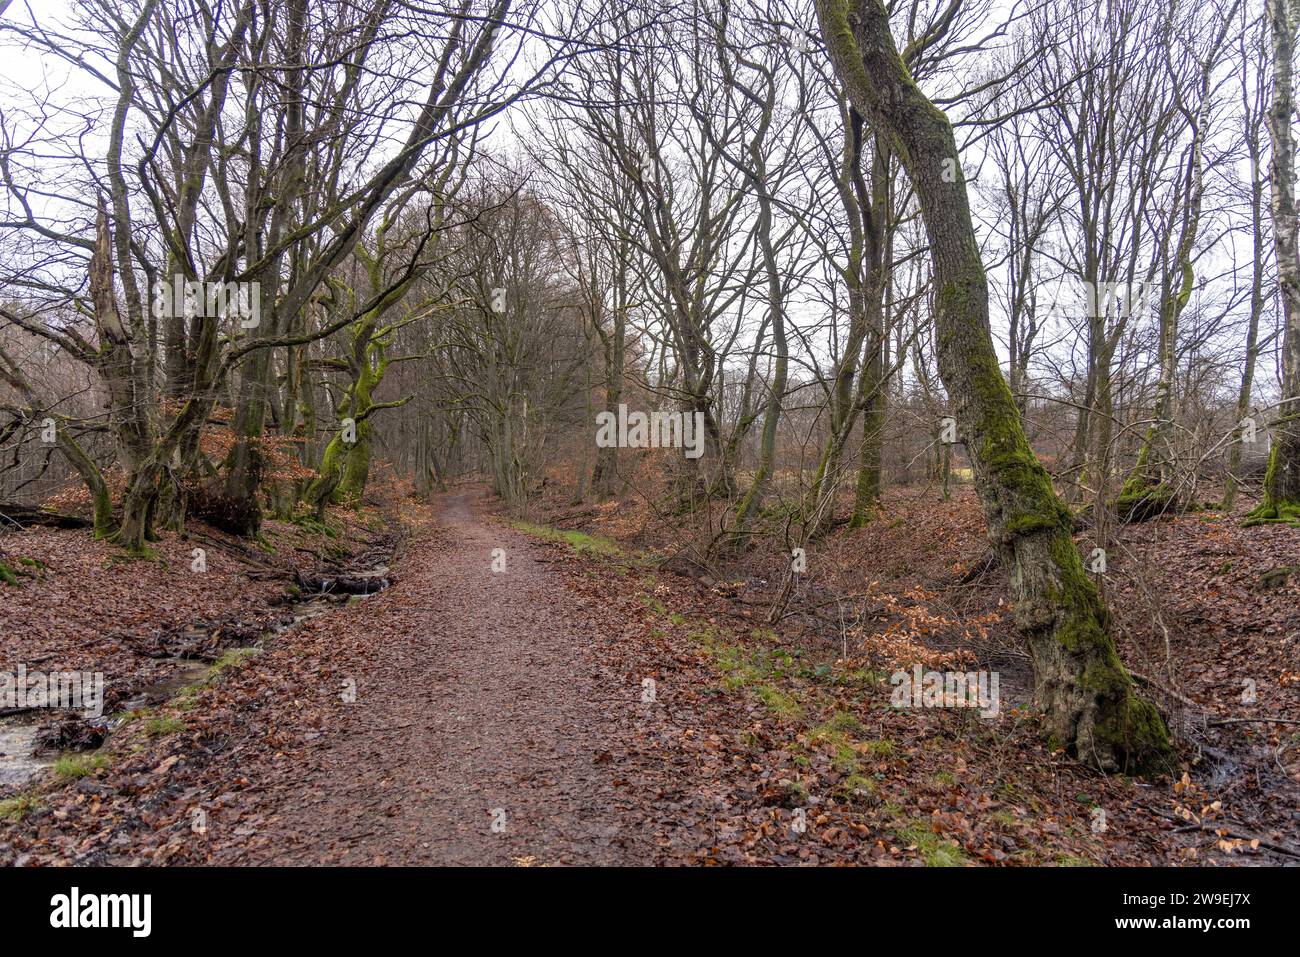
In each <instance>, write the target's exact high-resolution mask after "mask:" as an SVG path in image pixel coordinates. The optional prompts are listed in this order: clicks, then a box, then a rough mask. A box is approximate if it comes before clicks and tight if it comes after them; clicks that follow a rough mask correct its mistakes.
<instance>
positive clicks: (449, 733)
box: [219, 494, 655, 865]
mask: <svg viewBox="0 0 1300 957" xmlns="http://www.w3.org/2000/svg"><path fill="white" fill-rule="evenodd" d="M435 507H436V511H437V516H438V519H437V524H436V526H435V527H434V528H433V529H432V530H431V531H430V533H429V534H428V535H421V536H419V537H417V538H416V539H415V540H413V541H412V542H410V543H409V544H408V546H407V548H406V549H405V550H404V553H403V555H402V557H401V560H400V562H399V564H398V566H397V569H396V571H397V573H398V581H397V584H396V585H394V587H392V588H390V589H388V590H386V591H384V592H381V593H379V594H377V595H375V596H374V597H372V598H367V599H365V600H364V602H363V603H360V604H359V605H356V606H353V607H352V608H350V609H348V610H349V611H352V610H354V609H356V610H361V611H362V612H363V615H364V617H363V626H364V628H365V630H366V635H367V640H366V641H365V643H364V645H362V646H360V647H362V648H365V649H368V653H362V654H356V653H354V652H353V651H351V650H350V649H348V648H346V647H344V648H342V649H340V651H341V653H342V654H343V655H345V656H348V655H351V657H352V660H348V661H339V662H336V664H337V666H338V667H337V668H336V671H338V672H340V673H342V674H345V675H347V674H353V675H355V681H356V689H357V690H356V696H357V699H356V701H355V703H352V704H350V705H348V706H346V707H344V708H342V709H341V711H342V716H341V718H340V719H339V720H337V721H331V722H330V723H328V724H327V725H326V726H325V727H324V728H323V729H322V735H321V738H320V740H319V742H318V744H319V747H316V748H313V749H312V750H310V751H309V752H307V754H306V755H305V756H304V757H305V758H306V759H307V760H306V766H303V767H300V768H294V769H292V773H290V774H287V775H284V776H283V782H284V784H283V786H282V787H279V788H277V789H276V793H273V794H265V795H264V797H266V798H269V799H270V801H271V811H270V813H269V814H267V815H266V816H265V818H264V819H263V826H262V827H261V828H260V832H261V833H260V834H259V838H260V839H259V840H258V841H257V842H256V844H257V848H256V849H252V848H248V849H245V851H244V852H242V853H235V854H234V855H233V858H234V860H235V861H239V862H251V863H268V864H310V863H355V864H380V863H382V864H409V865H428V864H510V863H530V864H531V863H537V864H553V863H564V864H619V863H638V862H644V863H649V862H651V860H653V858H654V856H655V853H654V851H655V849H654V848H653V847H652V846H649V841H650V836H649V833H647V831H646V830H645V829H644V828H643V827H642V824H643V822H644V820H645V818H646V817H647V813H648V812H647V810H646V805H647V802H648V801H649V800H650V796H649V795H648V794H646V793H640V794H636V793H631V794H629V793H628V792H629V790H630V785H629V784H628V783H627V778H628V777H629V776H633V777H634V776H635V775H627V774H626V772H627V771H628V770H632V769H629V768H627V767H624V768H622V772H623V773H622V775H621V777H620V779H619V781H618V782H617V784H616V783H615V779H614V775H613V774H612V773H611V771H610V769H609V768H608V767H602V764H606V765H607V764H609V763H610V762H609V755H608V749H609V748H610V747H611V741H612V740H613V739H615V738H616V737H617V736H618V734H619V728H618V727H617V725H619V724H620V723H621V722H620V719H619V718H617V717H615V715H616V714H618V713H620V712H621V713H623V714H626V713H627V712H629V711H633V710H635V707H636V705H635V702H636V700H637V699H636V696H635V694H634V693H633V690H634V689H633V688H629V687H626V682H625V681H620V679H619V678H618V677H617V676H615V675H613V674H612V673H611V672H610V670H609V669H602V668H601V666H600V664H599V662H598V660H597V656H596V655H595V654H594V653H593V649H594V644H595V642H594V638H595V636H596V635H597V633H598V630H599V629H615V630H617V629H619V628H620V627H621V623H620V622H617V621H610V620H608V618H609V617H610V613H609V612H608V611H603V610H602V609H601V608H599V607H596V606H595V605H594V603H591V602H589V601H586V600H584V599H583V598H581V597H580V596H577V595H574V594H572V593H570V592H569V591H568V590H567V589H566V587H565V583H564V580H563V578H562V576H561V574H560V572H559V571H557V570H555V569H553V568H552V567H551V566H550V565H549V564H547V563H546V561H545V560H544V559H545V554H544V546H541V545H539V544H537V543H535V542H533V541H531V540H530V539H528V538H527V537H526V536H524V535H522V534H520V533H517V532H514V531H513V530H511V529H509V528H507V527H505V526H503V525H500V524H496V523H487V522H484V521H483V520H482V519H481V517H480V515H479V513H478V510H477V508H476V507H475V506H474V504H473V503H472V502H471V499H470V497H469V496H468V495H466V494H455V495H448V496H444V497H443V498H442V499H441V500H440V501H438V502H437V503H436V506H435ZM497 548H501V549H504V550H505V560H506V566H505V571H501V572H494V571H493V568H492V565H493V550H494V549H497ZM602 614H603V615H604V616H605V620H602ZM611 702H613V703H611ZM618 763H620V764H623V763H624V762H623V761H620V762H618ZM220 856H224V855H219V857H220ZM232 862H233V861H232Z"/></svg>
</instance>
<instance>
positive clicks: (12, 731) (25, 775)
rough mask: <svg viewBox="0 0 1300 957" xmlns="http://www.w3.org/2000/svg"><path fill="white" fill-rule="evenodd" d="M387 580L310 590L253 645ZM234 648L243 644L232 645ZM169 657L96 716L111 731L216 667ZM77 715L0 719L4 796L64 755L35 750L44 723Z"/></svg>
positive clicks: (55, 712) (59, 712) (40, 711)
mask: <svg viewBox="0 0 1300 957" xmlns="http://www.w3.org/2000/svg"><path fill="white" fill-rule="evenodd" d="M387 572H388V569H387V568H386V567H384V568H381V569H378V570H376V571H375V572H367V573H364V574H363V575H361V576H358V577H362V578H370V577H374V578H375V579H376V581H377V582H378V580H379V579H380V578H382V576H383V575H386V574H387ZM387 584H388V582H387V581H386V580H385V581H384V582H383V584H382V585H378V587H376V589H375V590H374V591H366V592H365V593H364V594H357V595H347V594H338V595H336V594H331V593H326V592H321V593H311V594H305V595H303V596H302V597H301V598H300V599H299V600H297V601H294V602H293V603H292V605H291V606H290V609H291V612H292V616H293V620H292V621H291V622H290V623H288V624H282V625H278V626H275V627H272V628H269V629H267V630H266V631H264V632H263V633H262V635H261V636H260V638H259V639H258V640H257V641H255V642H252V643H250V644H258V643H261V642H265V641H267V640H269V639H272V638H275V637H277V636H279V635H282V634H284V633H285V632H287V631H289V630H291V629H293V628H296V627H298V626H299V625H301V624H302V623H303V622H304V621H310V620H311V619H313V618H319V617H320V616H321V615H325V614H328V613H329V612H330V611H332V610H333V609H334V608H336V607H338V606H339V605H340V604H344V603H346V602H348V601H349V600H351V599H353V598H356V599H364V598H366V597H368V596H370V595H374V594H378V592H379V590H380V589H381V588H383V587H384V585H387ZM230 647H232V648H234V647H240V646H239V645H231V646H230ZM243 647H249V645H248V644H246V645H243ZM167 660H169V661H171V662H172V663H173V667H171V668H168V669H167V674H166V676H165V677H163V678H161V679H159V680H157V681H154V682H153V683H151V684H149V685H147V686H145V687H144V688H143V689H141V691H140V692H139V693H138V694H136V695H134V696H133V697H131V698H129V699H127V700H126V701H123V702H121V704H120V705H119V706H118V707H117V709H116V711H115V712H114V714H113V715H106V716H105V717H104V718H99V719H95V720H96V721H98V722H100V723H101V724H106V725H107V730H106V734H111V733H112V731H113V729H115V728H117V727H119V726H120V725H121V723H122V720H123V716H124V715H125V713H126V712H128V711H133V710H135V709H137V708H145V707H151V706H153V705H157V704H161V703H162V702H164V701H168V700H170V699H171V698H173V697H174V696H175V695H176V694H177V693H179V692H180V691H181V689H183V688H185V687H187V686H189V685H192V684H194V683H195V682H197V681H199V680H201V679H202V678H203V677H204V676H205V675H207V673H208V671H209V670H210V669H211V667H212V662H210V661H204V660H200V659H195V658H172V659H167ZM76 714H78V712H75V711H67V710H64V709H51V708H37V709H34V710H32V711H26V712H23V713H21V714H13V715H8V716H6V717H0V794H4V793H5V792H6V791H8V790H9V789H10V788H17V787H22V786H23V785H25V784H27V783H29V782H30V781H31V780H32V779H33V778H35V777H37V776H38V775H39V774H40V773H41V772H42V771H44V770H46V769H47V768H49V767H50V766H51V765H53V764H54V762H55V761H56V760H57V759H58V757H59V755H58V754H57V753H43V754H40V755H37V754H35V753H33V752H34V751H35V749H36V747H37V737H38V734H39V732H40V729H41V727H42V726H43V725H46V724H48V723H50V722H52V721H55V720H57V719H60V718H65V717H68V716H72V715H76Z"/></svg>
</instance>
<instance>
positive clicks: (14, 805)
mask: <svg viewBox="0 0 1300 957" xmlns="http://www.w3.org/2000/svg"><path fill="white" fill-rule="evenodd" d="M36 805H37V800H36V798H35V797H34V796H32V795H30V794H20V795H18V796H17V797H11V798H8V799H6V800H4V801H0V821H21V820H22V819H23V818H24V817H26V816H27V812H29V811H31V810H33V809H34V808H35V807H36Z"/></svg>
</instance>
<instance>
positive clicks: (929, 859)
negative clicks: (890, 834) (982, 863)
mask: <svg viewBox="0 0 1300 957" xmlns="http://www.w3.org/2000/svg"><path fill="white" fill-rule="evenodd" d="M894 836H895V837H896V838H898V840H899V841H900V842H901V843H902V844H903V845H904V846H906V847H911V846H912V845H915V846H916V849H917V850H918V851H920V852H921V858H922V860H924V861H925V864H926V866H927V867H962V866H964V865H965V864H966V863H967V861H968V860H969V858H968V857H967V856H966V852H965V851H963V850H962V849H961V848H960V847H957V846H956V845H954V844H951V843H949V842H948V841H945V840H944V839H943V838H941V837H940V836H939V835H938V834H935V833H934V831H932V830H930V828H929V826H928V825H926V824H925V823H924V822H921V821H917V822H915V823H912V824H909V825H907V826H906V827H904V828H900V829H899V830H897V831H895V832H894Z"/></svg>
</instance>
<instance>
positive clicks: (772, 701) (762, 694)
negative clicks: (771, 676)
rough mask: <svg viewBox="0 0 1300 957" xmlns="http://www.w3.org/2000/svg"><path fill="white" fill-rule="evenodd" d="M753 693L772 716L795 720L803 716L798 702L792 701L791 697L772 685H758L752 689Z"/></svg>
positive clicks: (792, 697)
mask: <svg viewBox="0 0 1300 957" xmlns="http://www.w3.org/2000/svg"><path fill="white" fill-rule="evenodd" d="M754 693H755V694H757V695H758V700H760V701H762V702H763V704H764V705H766V706H767V709H768V710H769V711H771V712H772V713H773V714H776V715H779V716H780V717H783V718H797V717H798V716H799V715H801V714H803V708H801V707H799V702H798V701H796V700H795V699H794V696H793V695H788V694H786V693H785V692H784V691H780V690H778V689H777V688H775V687H773V686H772V685H768V684H763V685H759V686H758V687H756V688H755V689H754Z"/></svg>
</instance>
